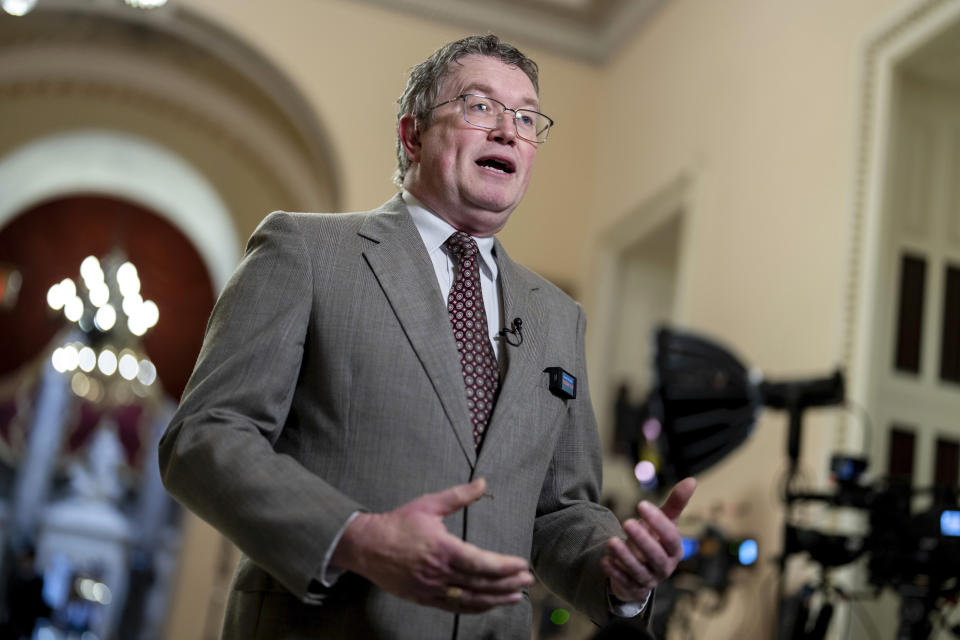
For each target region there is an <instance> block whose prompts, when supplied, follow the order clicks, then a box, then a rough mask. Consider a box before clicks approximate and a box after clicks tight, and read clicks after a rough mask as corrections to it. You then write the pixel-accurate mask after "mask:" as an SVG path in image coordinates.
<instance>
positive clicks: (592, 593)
mask: <svg viewBox="0 0 960 640" xmlns="http://www.w3.org/2000/svg"><path fill="white" fill-rule="evenodd" d="M576 332H577V363H576V364H577V368H576V372H575V375H576V377H577V397H576V398H575V399H571V400H567V401H566V402H567V413H566V423H565V424H564V427H563V429H562V430H561V433H560V436H559V439H558V441H557V443H556V446H555V448H554V451H553V457H552V460H551V462H550V467H549V470H548V472H547V475H546V478H545V480H544V483H543V488H542V490H541V493H540V500H539V503H538V507H537V518H536V522H535V524H534V537H533V554H532V561H533V566H534V569H535V571H536V573H537V575H538V577H539V578H540V579H541V580H543V581H544V583H545V584H546V585H547V586H548V587H549V588H550V589H551V590H552V591H554V592H555V593H557V594H558V595H559V596H561V597H562V598H564V599H565V600H567V601H568V602H569V603H570V604H572V605H573V606H574V607H576V608H577V609H579V610H580V611H583V612H584V613H586V614H587V615H588V616H589V617H590V618H591V620H593V621H594V622H595V623H597V624H602V623H604V622H606V621H608V620H611V619H612V617H613V616H612V613H611V607H610V600H609V598H608V592H607V577H606V574H605V573H603V570H602V568H601V565H600V559H601V558H602V557H603V554H604V552H605V548H606V542H607V540H608V539H609V538H610V537H611V536H620V537H623V530H622V529H621V527H620V523H619V522H618V520H617V519H616V517H615V516H614V515H613V514H612V513H610V511H609V510H608V509H606V508H604V507H602V506H601V505H600V504H598V501H599V499H600V488H601V481H602V473H603V472H602V458H601V449H600V440H599V436H598V434H597V424H596V418H595V416H594V413H593V405H592V404H591V402H590V392H589V387H588V384H587V370H586V358H585V354H584V351H585V348H584V337H585V333H586V320H585V317H584V314H583V310H582V309H581V308H580V307H579V305H578V306H577V328H576ZM648 608H649V607H648Z"/></svg>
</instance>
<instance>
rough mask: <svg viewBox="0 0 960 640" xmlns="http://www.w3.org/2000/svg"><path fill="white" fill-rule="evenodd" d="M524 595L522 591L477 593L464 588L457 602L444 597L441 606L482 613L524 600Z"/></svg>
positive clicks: (448, 608) (454, 609)
mask: <svg viewBox="0 0 960 640" xmlns="http://www.w3.org/2000/svg"><path fill="white" fill-rule="evenodd" d="M524 597H525V596H524V594H523V593H522V592H520V591H516V592H514V593H511V594H508V595H491V594H483V593H475V592H473V591H470V590H469V589H464V590H463V594H462V595H461V596H460V598H459V599H458V600H457V601H455V602H452V601H450V600H448V599H446V598H444V606H442V607H441V608H445V609H447V610H448V611H455V612H457V613H482V612H484V611H489V610H490V609H494V608H496V607H503V606H507V605H511V604H516V603H518V602H520V601H521V600H523V599H524Z"/></svg>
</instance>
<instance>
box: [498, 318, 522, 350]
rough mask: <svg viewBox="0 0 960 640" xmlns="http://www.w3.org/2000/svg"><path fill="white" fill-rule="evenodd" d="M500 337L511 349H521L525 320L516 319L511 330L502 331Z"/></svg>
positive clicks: (511, 325)
mask: <svg viewBox="0 0 960 640" xmlns="http://www.w3.org/2000/svg"><path fill="white" fill-rule="evenodd" d="M511 336H513V337H511ZM500 337H501V338H503V339H504V341H505V342H506V343H507V344H508V345H510V346H511V347H519V346H520V345H521V344H523V320H521V319H520V318H514V319H513V322H511V323H510V328H509V329H501V330H500Z"/></svg>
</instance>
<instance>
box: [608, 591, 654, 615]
mask: <svg viewBox="0 0 960 640" xmlns="http://www.w3.org/2000/svg"><path fill="white" fill-rule="evenodd" d="M651 593H652V592H651ZM607 601H608V606H609V608H610V613H612V614H613V615H615V616H617V617H618V618H635V617H636V616H637V615H639V614H640V612H641V611H643V610H644V609H646V608H647V603H648V602H650V594H649V593H648V594H647V597H646V598H644V599H643V602H621V601H620V600H618V599H616V598H615V597H613V595H612V594H611V595H609V596H607Z"/></svg>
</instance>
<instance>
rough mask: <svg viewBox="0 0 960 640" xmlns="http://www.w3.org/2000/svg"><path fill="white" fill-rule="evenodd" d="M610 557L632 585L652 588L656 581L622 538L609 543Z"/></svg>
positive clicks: (613, 539)
mask: <svg viewBox="0 0 960 640" xmlns="http://www.w3.org/2000/svg"><path fill="white" fill-rule="evenodd" d="M607 550H608V551H609V554H610V555H609V557H611V558H612V559H613V560H615V561H616V562H617V565H618V567H619V569H620V571H621V573H623V574H624V576H625V577H626V578H627V579H628V581H629V582H631V583H636V584H637V585H638V586H650V587H652V586H653V585H654V584H655V582H656V579H655V578H654V577H653V574H652V573H650V570H649V569H648V568H647V567H645V566H644V565H643V563H641V562H640V561H639V560H638V559H637V557H636V556H635V555H634V554H633V552H632V551H630V549H629V548H628V547H627V543H626V542H624V541H623V540H621V539H620V538H610V540H609V542H608V543H607Z"/></svg>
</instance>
